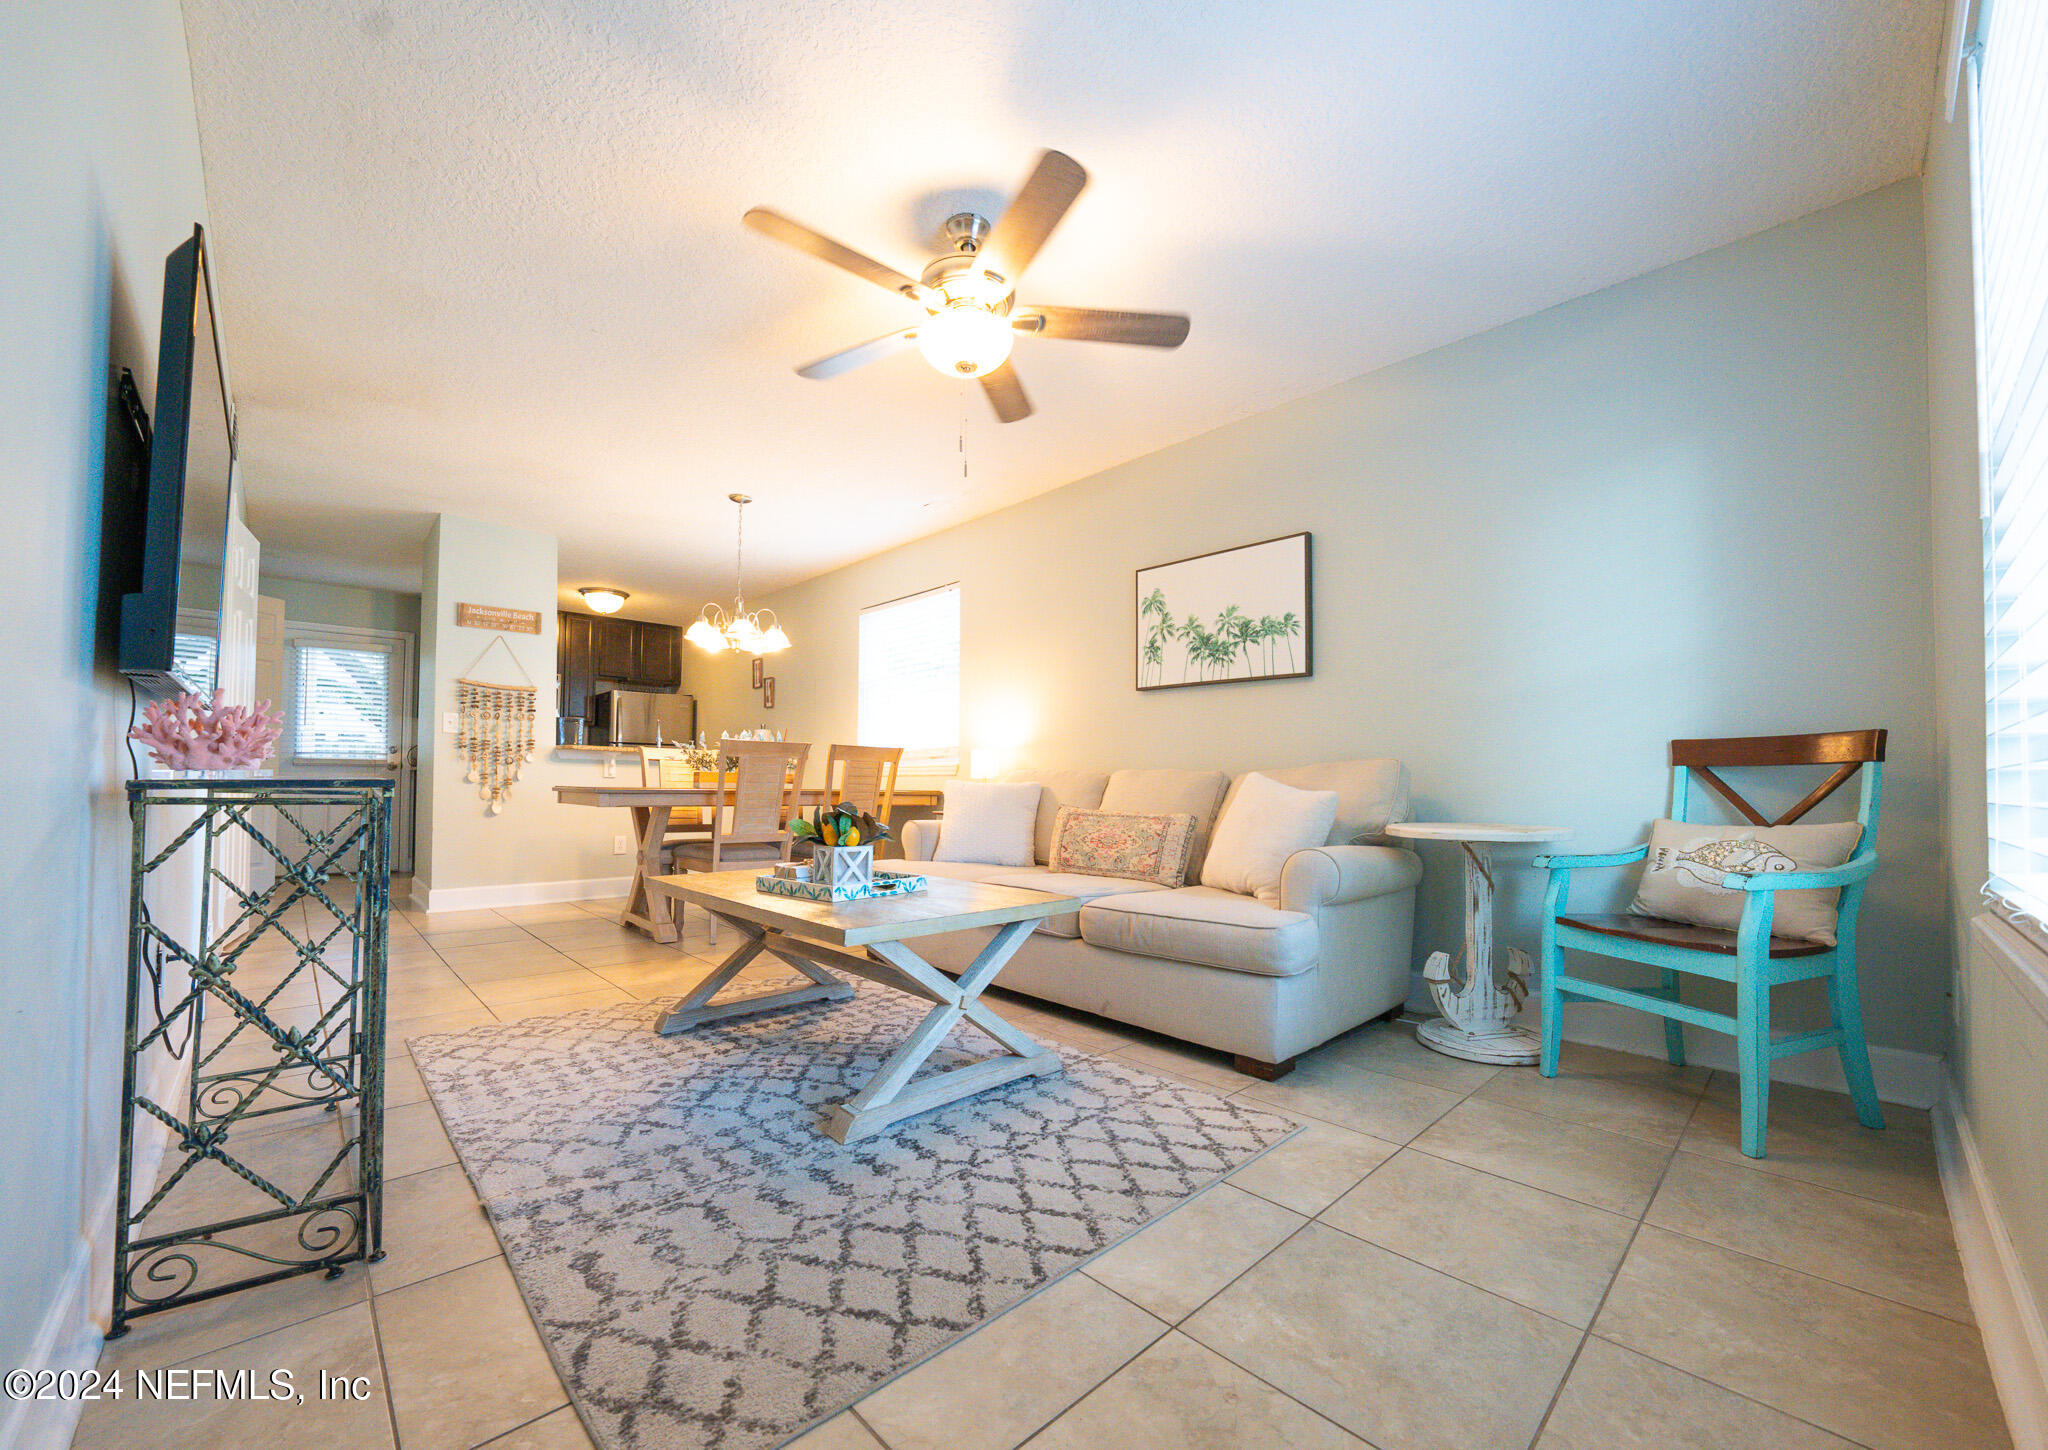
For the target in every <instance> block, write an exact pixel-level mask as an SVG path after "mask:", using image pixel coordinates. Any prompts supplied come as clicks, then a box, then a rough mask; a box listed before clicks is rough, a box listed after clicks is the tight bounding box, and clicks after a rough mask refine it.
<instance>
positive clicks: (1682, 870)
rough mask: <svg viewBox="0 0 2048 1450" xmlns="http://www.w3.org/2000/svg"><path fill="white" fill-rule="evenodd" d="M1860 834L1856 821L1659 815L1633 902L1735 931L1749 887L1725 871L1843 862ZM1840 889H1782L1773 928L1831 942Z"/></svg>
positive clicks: (1756, 872)
mask: <svg viewBox="0 0 2048 1450" xmlns="http://www.w3.org/2000/svg"><path fill="white" fill-rule="evenodd" d="M1862 839H1863V828H1862V827H1861V826H1859V825H1857V824H1856V823H1855V822H1854V821H1841V822H1837V823H1834V824H1830V825H1825V826H1696V825H1690V824H1688V823H1687V822H1685V821H1672V820H1663V821H1655V822H1652V823H1651V826H1650V853H1649V855H1648V856H1647V857H1645V858H1644V860H1643V880H1642V884H1641V885H1640V886H1638V887H1637V888H1636V899H1635V908H1634V909H1635V910H1637V911H1639V912H1641V913H1642V914H1643V915H1645V916H1661V917H1663V918H1664V919H1665V920H1666V921H1684V922H1690V923H1691V924H1692V925H1694V926H1718V927H1721V928H1723V929H1724V930H1728V931H1733V930H1734V929H1735V928H1736V927H1738V926H1740V925H1741V924H1742V907H1743V902H1744V900H1745V899H1746V897H1747V896H1748V893H1747V892H1743V891H1735V890H1732V889H1730V888H1729V887H1726V886H1723V885H1722V884H1721V878H1722V877H1723V876H1724V875H1726V874H1727V873H1729V872H1731V871H1734V872H1740V873H1741V874H1743V875H1745V876H1761V875H1768V874H1770V873H1772V872H1779V871H1814V870H1818V869H1820V868H1822V867H1827V866H1839V865H1841V864H1842V863H1843V862H1844V861H1846V860H1848V859H1849V857H1850V855H1851V854H1853V853H1854V851H1855V850H1856V845H1857V842H1859V841H1860V840H1862ZM1840 895H1841V892H1840V891H1839V890H1835V889H1831V888H1823V887H1813V888H1808V889H1807V890H1804V891H1780V892H1778V893H1777V898H1778V900H1777V905H1776V908H1775V909H1774V910H1773V911H1772V913H1771V935H1772V936H1779V937H1791V938H1793V939H1795V940H1800V941H1811V942H1819V943H1821V944H1822V945H1824V946H1833V945H1834V944H1835V899H1836V898H1837V897H1838V896H1840Z"/></svg>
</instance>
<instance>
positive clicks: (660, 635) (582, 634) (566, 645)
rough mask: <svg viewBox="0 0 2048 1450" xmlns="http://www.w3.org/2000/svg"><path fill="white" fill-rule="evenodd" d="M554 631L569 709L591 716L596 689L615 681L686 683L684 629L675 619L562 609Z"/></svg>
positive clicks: (675, 686)
mask: <svg viewBox="0 0 2048 1450" xmlns="http://www.w3.org/2000/svg"><path fill="white" fill-rule="evenodd" d="M555 637H556V641H557V646H556V660H555V668H556V672H557V673H558V674H560V675H561V677H562V713H563V714H564V715H571V716H582V717H583V718H585V719H588V718H589V716H590V708H591V706H590V697H591V695H592V694H594V693H595V692H596V691H598V690H605V689H611V688H612V687H614V686H619V685H623V686H625V687H626V688H628V689H634V690H679V689H681V688H682V684H683V632H682V631H681V630H680V629H677V628H676V627H675V626H674V625H672V624H656V623H654V622H652V621H651V620H644V619H611V618H606V617H603V616H600V615H594V614H568V613H563V614H561V615H560V616H558V618H557V631H556V636H555Z"/></svg>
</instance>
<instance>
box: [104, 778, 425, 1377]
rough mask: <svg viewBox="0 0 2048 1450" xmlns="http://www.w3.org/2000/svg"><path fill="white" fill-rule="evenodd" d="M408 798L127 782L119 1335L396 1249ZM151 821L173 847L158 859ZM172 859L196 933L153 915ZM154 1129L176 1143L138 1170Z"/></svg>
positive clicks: (344, 784)
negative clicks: (386, 1167)
mask: <svg viewBox="0 0 2048 1450" xmlns="http://www.w3.org/2000/svg"><path fill="white" fill-rule="evenodd" d="M391 793H392V785H391V782H389V781H372V780H141V781H130V782H129V784H128V803H129V816H130V820H131V823H132V826H133V831H134V857H133V867H132V870H131V873H130V880H129V937H128V940H129V949H128V966H129V977H128V1033H127V1060H126V1067H125V1071H124V1073H123V1081H122V1100H121V1158H120V1180H119V1196H118V1200H117V1207H116V1212H117V1218H116V1222H115V1227H114V1234H115V1240H114V1286H113V1295H114V1303H113V1319H112V1323H111V1325H110V1327H109V1330H108V1338H113V1337H115V1336H117V1335H120V1334H123V1333H125V1332H126V1331H127V1327H128V1322H129V1321H130V1320H132V1319H134V1318H136V1317H137V1316H139V1315H143V1314H153V1313H158V1312H161V1311H163V1310H166V1309H172V1308H175V1307H177V1306H179V1305H182V1304H191V1303H195V1302H197V1301H199V1300H201V1299H211V1298H213V1297H214V1296H216V1295H219V1294H226V1293H229V1292H231V1291H233V1290H236V1289H244V1288H249V1287H251V1286H253V1285H256V1284H267V1283H271V1282H273V1281H274V1280H278V1279H284V1278H289V1277H291V1276H293V1275H296V1274H307V1273H313V1272H315V1271H325V1272H326V1274H327V1276H328V1277H329V1278H334V1277H336V1276H338V1275H339V1274H340V1273H341V1271H342V1268H343V1267H344V1266H345V1265H348V1264H351V1263H359V1262H374V1261H376V1260H378V1259H381V1258H383V1256H384V1254H383V1189H384V1171H383V1158H384V1154H383V1147H384V967H385V946H386V942H385V927H386V921H387V916H388V912H389V891H390V862H391V849H390V841H391ZM188 815H189V817H190V819H189V820H187V819H186V817H187V816H188ZM153 821H154V822H156V823H157V824H158V826H159V835H160V836H165V835H167V836H168V837H169V840H168V841H167V843H166V844H165V845H163V846H162V847H161V848H160V849H158V850H156V851H154V852H153V853H152V852H151V851H150V849H149V845H148V842H149V835H150V826H151V824H152V822H153ZM286 840H297V841H299V842H301V843H302V844H300V845H298V846H297V847H296V849H291V848H288V847H287V846H285V845H284V844H282V842H284V841H286ZM259 853H260V854H259ZM247 858H258V859H260V858H268V859H269V860H271V861H274V862H275V863H276V867H277V881H276V884H275V885H274V886H272V887H270V888H268V889H266V890H263V891H254V890H251V889H249V888H248V887H247V886H246V885H245V884H244V883H243V882H242V881H240V880H238V879H236V878H237V876H238V875H240V874H242V873H241V872H240V871H239V870H238V869H237V868H238V865H239V863H240V862H241V861H243V860H244V859H247ZM155 873H162V875H161V876H160V877H159V878H158V879H169V878H172V877H180V878H184V879H187V880H189V881H190V883H191V888H190V889H191V890H192V892H193V893H194V894H196V896H197V901H196V902H195V903H194V907H193V911H194V915H195V919H196V927H193V928H191V929H188V930H184V931H179V930H177V929H176V928H175V927H173V928H166V927H164V926H161V925H159V924H158V923H157V922H156V921H154V920H153V919H152V917H151V914H150V911H149V909H148V904H147V902H146V900H145V887H146V886H147V884H148V883H149V881H150V880H151V878H152V875H153V874H155ZM181 937H183V938H184V939H182V940H181V939H180V938H181ZM145 1124H148V1125H150V1126H151V1127H154V1126H155V1125H161V1131H162V1134H163V1135H164V1138H165V1142H164V1147H163V1151H162V1159H161V1166H160V1168H158V1169H157V1171H155V1172H154V1173H153V1174H150V1175H149V1178H148V1181H138V1171H140V1172H142V1173H148V1172H149V1166H150V1165H149V1164H148V1163H143V1162H139V1161H138V1156H137V1130H138V1128H142V1127H144V1125H145ZM240 1268H253V1269H254V1272H251V1273H243V1274H241V1275H239V1276H236V1275H235V1274H234V1273H233V1271H234V1270H235V1269H240Z"/></svg>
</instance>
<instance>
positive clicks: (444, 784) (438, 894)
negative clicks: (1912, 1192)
mask: <svg viewBox="0 0 2048 1450" xmlns="http://www.w3.org/2000/svg"><path fill="white" fill-rule="evenodd" d="M556 587H557V586H556V569H555V540H554V537H553V536H552V535H549V534H542V533H535V532H534V531H532V530H530V529H516V528H510V527H507V526H505V525H502V524H487V523H484V522H482V521H480V520H477V519H468V518H462V517H459V516H457V515H455V514H442V515H441V516H440V518H439V519H437V520H436V521H435V524H434V528H433V532H432V533H431V534H429V535H428V538H427V550H426V564H425V570H424V585H423V589H422V592H421V595H420V721H419V750H420V768H419V829H418V836H417V840H418V845H417V850H416V853H415V857H414V868H413V901H414V903H415V904H417V905H419V906H422V907H424V908H426V909H428V910H434V911H442V910H450V909H462V908H466V907H474V906H492V905H501V906H502V905H512V904H515V903H519V902H528V901H566V900H574V899H579V898H587V897H594V896H601V895H604V894H606V893H608V892H611V891H614V890H623V888H624V885H625V880H626V878H628V877H630V875H631V874H632V862H631V859H630V858H629V857H626V856H621V855H617V854H615V853H614V851H613V846H614V844H615V838H616V837H617V836H618V835H619V833H621V832H627V831H630V829H631V822H630V820H629V818H628V816H627V814H626V812H625V811H623V810H611V811H601V810H592V809H589V808H586V807H581V806H565V805H562V804H561V803H559V802H558V801H557V800H556V799H555V793H554V789H553V788H554V787H555V786H556V785H569V784H593V783H596V782H598V781H599V780H601V779H602V778H603V772H604V770H605V768H606V764H605V763H606V762H607V761H609V762H611V763H612V768H614V769H616V770H617V771H619V772H621V775H620V778H621V779H623V780H625V781H627V782H628V783H637V782H638V780H639V778H640V765H639V761H638V760H637V759H636V758H635V757H633V756H630V755H603V754H597V753H572V752H567V751H557V750H554V749H552V748H551V746H552V742H553V740H554V738H555V591H556ZM457 604H490V605H502V606H505V607H507V608H512V609H531V610H536V611H538V612H539V614H540V617H541V632H540V633H539V634H537V635H532V634H497V633H495V632H494V631H490V630H481V629H469V628H464V627H462V626H459V625H457V624H456V623H455V606H456V605H457ZM494 638H496V639H502V640H503V641H504V642H505V644H506V646H507V648H509V649H510V650H511V652H512V655H513V657H514V659H516V660H517V662H518V663H517V665H516V666H515V665H514V664H512V663H510V662H508V661H507V659H506V656H505V651H504V650H498V649H491V650H490V654H489V656H488V658H486V659H484V660H483V661H482V662H481V663H479V656H481V655H483V653H484V651H485V650H486V649H487V648H488V647H489V646H490V643H491V641H492V639H494ZM472 669H474V670H475V674H473V675H471V674H470V673H469V672H470V671H471V670H472ZM522 670H523V671H524V675H523V676H522V674H521V671H522ZM465 675H468V676H469V677H470V678H474V679H482V680H485V681H488V682H489V683H492V684H523V683H525V682H526V680H528V679H530V680H531V681H532V682H533V683H534V684H535V685H537V686H538V687H539V691H540V694H539V698H538V704H537V718H536V719H535V722H534V734H535V739H536V740H537V742H538V749H537V750H536V752H535V755H534V758H533V759H532V760H530V761H528V762H527V764H526V767H525V770H524V772H523V773H522V774H521V776H520V777H519V779H518V780H517V781H516V782H515V783H514V784H513V787H512V790H511V793H510V795H509V796H508V797H507V798H506V802H505V809H504V810H503V812H501V813H500V814H498V815H495V816H494V815H491V814H490V813H489V811H488V808H487V804H486V802H485V801H484V800H483V799H481V798H480V797H479V795H478V792H477V787H476V785H475V784H473V783H470V782H467V781H465V780H464V779H463V775H464V773H465V772H464V767H463V764H462V762H461V760H460V758H459V757H458V756H457V755H456V753H455V737H454V736H452V735H450V734H448V733H447V732H446V731H445V730H443V729H442V724H443V717H444V716H445V715H446V714H447V713H448V712H450V711H453V710H454V709H455V698H456V686H455V682H456V681H457V680H458V679H460V678H462V677H464V676H465Z"/></svg>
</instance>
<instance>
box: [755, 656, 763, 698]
mask: <svg viewBox="0 0 2048 1450" xmlns="http://www.w3.org/2000/svg"><path fill="white" fill-rule="evenodd" d="M762 664H763V661H762V659H761V657H760V656H759V655H755V656H754V688H755V689H757V690H758V689H760V688H761V680H762V675H761V665H762Z"/></svg>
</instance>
